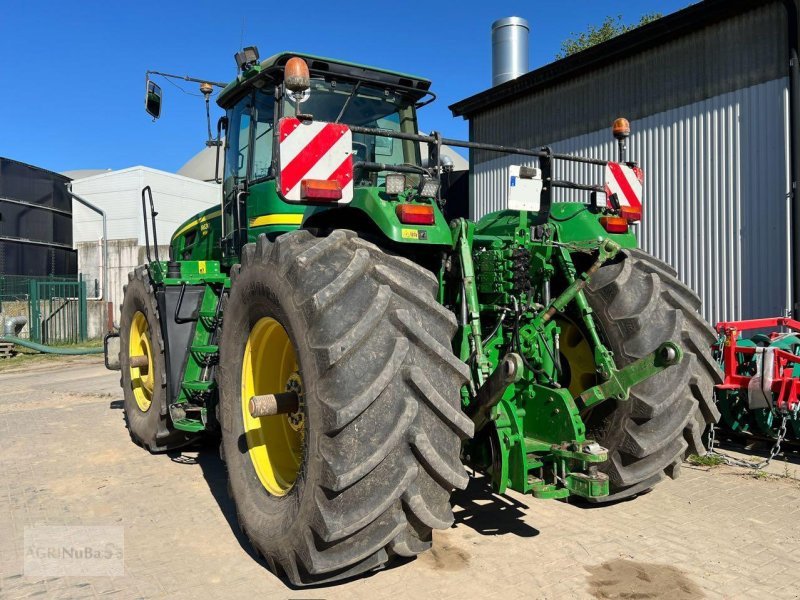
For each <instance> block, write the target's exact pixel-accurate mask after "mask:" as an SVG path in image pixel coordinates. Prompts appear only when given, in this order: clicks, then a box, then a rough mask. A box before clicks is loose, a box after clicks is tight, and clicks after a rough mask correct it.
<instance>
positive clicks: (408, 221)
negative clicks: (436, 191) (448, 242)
mask: <svg viewBox="0 0 800 600" xmlns="http://www.w3.org/2000/svg"><path fill="white" fill-rule="evenodd" d="M396 210H397V218H398V219H399V220H400V222H401V223H403V224H404V225H433V224H434V222H435V221H436V216H435V215H434V214H433V206H431V205H430V204H398V205H397V209H396Z"/></svg>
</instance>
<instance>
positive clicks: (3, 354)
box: [0, 342, 16, 358]
mask: <svg viewBox="0 0 800 600" xmlns="http://www.w3.org/2000/svg"><path fill="white" fill-rule="evenodd" d="M14 354H16V353H15V352H14V344H12V343H10V342H0V358H11V357H12V356H14Z"/></svg>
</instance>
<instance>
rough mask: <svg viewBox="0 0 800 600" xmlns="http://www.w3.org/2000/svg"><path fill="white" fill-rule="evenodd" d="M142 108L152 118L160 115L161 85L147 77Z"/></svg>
mask: <svg viewBox="0 0 800 600" xmlns="http://www.w3.org/2000/svg"><path fill="white" fill-rule="evenodd" d="M144 110H145V111H146V112H147V114H148V115H150V116H151V117H153V118H154V119H157V118H158V117H160V116H161V86H159V85H157V84H156V83H153V82H152V81H150V80H149V79H148V80H147V91H146V92H145V97H144Z"/></svg>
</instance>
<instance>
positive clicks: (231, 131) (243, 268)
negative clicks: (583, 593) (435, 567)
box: [108, 48, 720, 585]
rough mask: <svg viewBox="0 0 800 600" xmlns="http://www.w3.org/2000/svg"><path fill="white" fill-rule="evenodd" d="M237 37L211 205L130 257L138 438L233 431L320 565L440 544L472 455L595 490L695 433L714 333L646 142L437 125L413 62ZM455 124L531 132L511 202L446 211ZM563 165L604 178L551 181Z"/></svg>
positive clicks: (362, 564)
mask: <svg viewBox="0 0 800 600" xmlns="http://www.w3.org/2000/svg"><path fill="white" fill-rule="evenodd" d="M238 59H239V60H238V63H239V73H238V76H237V78H236V80H235V81H233V82H232V83H230V84H228V85H227V86H226V87H225V88H224V89H223V90H222V92H221V93H220V94H219V96H218V99H217V102H218V104H219V106H220V107H222V108H223V109H224V110H225V111H226V116H225V117H223V118H222V119H221V121H220V126H219V129H220V131H222V132H224V136H222V135H219V136H218V139H222V137H224V143H223V144H222V147H221V148H220V150H219V151H220V152H222V153H223V154H224V169H223V170H222V172H221V173H220V180H221V183H222V198H221V204H220V206H217V207H213V208H210V209H208V210H206V211H204V212H202V213H200V214H198V215H196V216H195V217H193V218H191V219H190V220H189V221H187V222H186V223H185V224H183V225H181V226H180V227H179V228H178V229H177V231H176V232H175V233H174V235H173V236H172V239H171V240H170V246H169V257H164V259H162V258H161V257H159V256H158V255H157V248H158V246H157V241H156V256H152V255H151V256H150V257H149V258H148V263H147V264H145V265H142V266H140V267H138V268H137V269H136V270H135V271H134V272H133V273H131V274H130V276H129V282H128V285H127V288H126V292H125V298H124V302H123V304H122V311H121V321H120V327H119V336H120V346H121V351H120V352H119V361H120V368H121V372H122V380H121V381H122V387H123V390H124V394H125V401H124V405H125V415H126V419H127V424H128V428H129V430H130V434H131V437H132V438H133V440H134V441H135V442H137V443H138V444H141V445H142V446H144V447H145V448H147V449H148V450H150V451H151V452H161V451H166V450H170V449H174V448H178V447H181V446H184V445H187V444H190V443H192V442H194V441H196V440H198V439H199V438H200V437H202V436H204V435H212V436H213V435H215V434H216V435H219V436H221V455H222V457H223V459H224V461H225V463H226V465H227V471H228V477H229V490H230V494H231V496H232V498H233V501H234V503H235V505H236V512H237V515H238V519H239V522H240V525H241V527H242V530H243V531H244V532H245V534H246V535H247V537H248V538H249V539H250V541H251V542H252V545H253V546H254V548H255V549H256V550H257V551H258V553H260V554H261V555H262V556H263V557H264V559H265V561H266V563H267V564H268V566H269V568H270V569H272V570H273V571H274V572H276V573H278V574H280V575H282V576H285V577H287V578H288V579H289V580H290V582H291V583H292V584H295V585H306V584H320V583H325V582H331V581H336V580H339V579H342V578H347V577H351V576H354V575H357V574H359V573H363V572H366V571H369V570H372V569H377V568H380V567H382V566H383V565H385V564H386V563H387V562H388V561H390V560H391V559H392V558H393V557H396V556H403V557H410V556H414V555H416V554H418V553H420V552H423V551H425V550H426V549H428V548H430V547H431V541H432V538H431V532H432V530H434V529H443V528H447V527H449V526H450V525H451V524H452V523H453V512H452V510H451V505H450V495H451V492H452V491H453V490H454V489H463V488H464V487H465V486H466V485H467V481H468V475H467V471H466V469H465V465H466V466H469V467H470V468H471V469H472V470H474V471H476V472H478V473H482V474H483V477H485V481H487V482H489V483H490V484H491V486H492V487H493V488H494V490H495V491H496V492H498V493H503V492H505V491H506V490H508V489H511V490H515V491H517V492H521V493H530V494H532V495H533V496H535V497H537V498H562V499H563V498H567V497H580V498H583V499H585V500H586V501H588V502H594V503H602V502H609V501H616V500H619V499H622V498H629V497H632V496H635V495H637V494H641V493H644V492H646V491H648V490H650V489H651V488H652V487H653V486H654V485H656V483H658V482H659V481H660V480H661V479H662V478H663V477H664V475H668V476H670V477H675V476H676V475H677V473H678V469H679V467H680V465H681V462H682V460H683V458H684V457H685V456H686V454H687V453H689V452H693V453H697V452H702V439H701V436H702V434H703V431H704V429H705V428H706V425H707V424H708V423H709V422H712V421H715V420H716V419H717V417H718V414H717V412H716V409H715V408H714V405H713V402H712V393H713V387H714V385H715V383H718V382H719V381H720V378H719V371H718V368H717V366H716V363H715V361H714V360H712V357H711V354H710V349H709V348H710V345H711V343H712V342H713V341H714V339H715V336H714V333H713V331H712V329H711V328H710V327H709V326H708V325H707V324H706V323H705V322H704V320H703V319H702V318H701V317H700V316H699V315H698V307H699V300H698V298H697V296H696V295H695V294H694V293H693V292H692V291H691V290H689V289H688V288H687V287H686V286H684V285H683V284H682V283H681V282H680V281H679V280H678V279H677V277H676V274H675V271H673V270H672V269H671V268H670V267H669V266H667V265H666V264H664V263H662V262H661V261H659V260H657V259H655V258H653V257H651V256H649V255H648V254H646V253H645V252H643V251H641V250H639V249H637V242H636V236H635V234H634V229H635V223H636V222H638V221H639V220H640V219H641V214H642V213H641V204H638V202H637V200H638V198H640V196H641V189H640V188H641V178H642V173H641V170H639V168H638V167H637V166H636V165H635V164H634V163H631V162H625V161H624V160H622V161H618V162H609V161H605V160H596V159H590V158H582V157H577V156H569V155H562V154H558V153H555V152H553V151H552V150H551V149H549V148H541V149H530V148H510V147H502V146H495V145H491V144H483V143H481V142H480V141H479V140H478V141H470V142H466V141H459V140H449V139H445V138H443V137H442V136H440V135H439V134H437V133H433V134H430V135H423V134H420V133H419V131H418V128H417V109H418V108H419V107H421V106H422V105H424V104H426V103H427V102H428V101H430V99H432V97H433V96H432V94H431V93H430V91H429V87H430V82H429V81H427V80H425V79H422V78H419V77H415V76H412V75H407V74H403V73H395V72H391V71H386V70H383V69H377V68H372V67H366V66H362V65H356V64H351V63H347V62H343V61H338V60H331V59H327V58H320V57H316V56H309V55H301V54H290V53H282V54H277V55H275V56H272V57H271V58H269V59H267V60H265V61H260V60H259V59H258V56H257V53H256V52H255V50H254V49H252V48H248V49H246V50H245V51H244V52H242V53H240V54H239V55H238ZM209 87H210V86H209ZM147 102H148V107H150V108H151V112H152V110H156V111H158V110H160V106H161V96H160V89H159V88H158V87H157V86H154V85H148V100H147ZM617 133H618V134H619V135H620V139H624V136H625V134H626V126H625V122H624V121H620V122H619V123H617ZM443 145H449V146H455V147H462V148H469V149H472V150H480V151H482V152H496V153H498V155H501V154H511V155H515V156H516V157H517V158H518V159H519V163H520V164H519V165H517V166H512V167H510V168H509V170H508V173H507V177H506V182H505V185H504V188H503V189H502V190H501V189H498V194H499V195H501V197H507V198H508V209H507V210H503V211H500V212H495V213H492V214H489V215H486V216H485V217H483V218H482V219H480V220H479V221H478V222H473V221H470V220H467V219H463V218H456V219H452V220H451V221H450V222H448V221H447V219H446V218H445V214H446V213H447V212H448V211H447V210H446V206H447V205H446V203H447V201H448V199H449V198H448V194H450V193H451V191H449V190H448V189H447V188H446V186H444V184H445V183H446V180H447V177H446V173H447V171H448V164H447V161H445V160H444V159H443V158H442V146H443ZM421 148H427V159H426V160H422V158H421V155H422V152H421ZM558 161H577V162H580V163H584V164H585V165H587V168H588V169H594V170H596V172H597V181H598V183H597V184H596V185H595V184H592V185H587V184H585V183H583V184H581V183H575V182H568V181H559V180H557V179H556V178H555V177H554V175H553V173H554V170H553V165H554V164H555V163H557V162H558ZM615 177H616V180H615V181H616V184H615V183H614V178H615ZM609 178H611V179H609ZM637 183H638V187H639V189H638V190H637ZM559 189H566V190H567V192H566V193H569V194H572V195H573V196H574V198H573V201H571V202H554V201H553V200H554V192H555V191H556V190H559ZM559 193H565V192H563V191H562V192H559ZM148 194H149V190H144V191H143V207H146V208H145V212H146V211H147V208H149V209H150V211H151V212H152V208H153V201H152V195H151V194H150V195H148ZM145 200H148V201H149V202H145ZM148 204H149V206H148ZM147 220H148V217H145V221H146V223H147ZM148 249H149V242H148ZM108 358H109V360H110V359H111V358H112V357H108ZM113 358H115V357H113Z"/></svg>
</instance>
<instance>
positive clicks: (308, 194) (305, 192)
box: [300, 179, 342, 200]
mask: <svg viewBox="0 0 800 600" xmlns="http://www.w3.org/2000/svg"><path fill="white" fill-rule="evenodd" d="M300 197H301V198H302V199H303V200H341V199H342V186H341V185H340V184H339V182H338V181H336V180H335V179H334V180H329V179H303V181H301V182H300Z"/></svg>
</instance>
